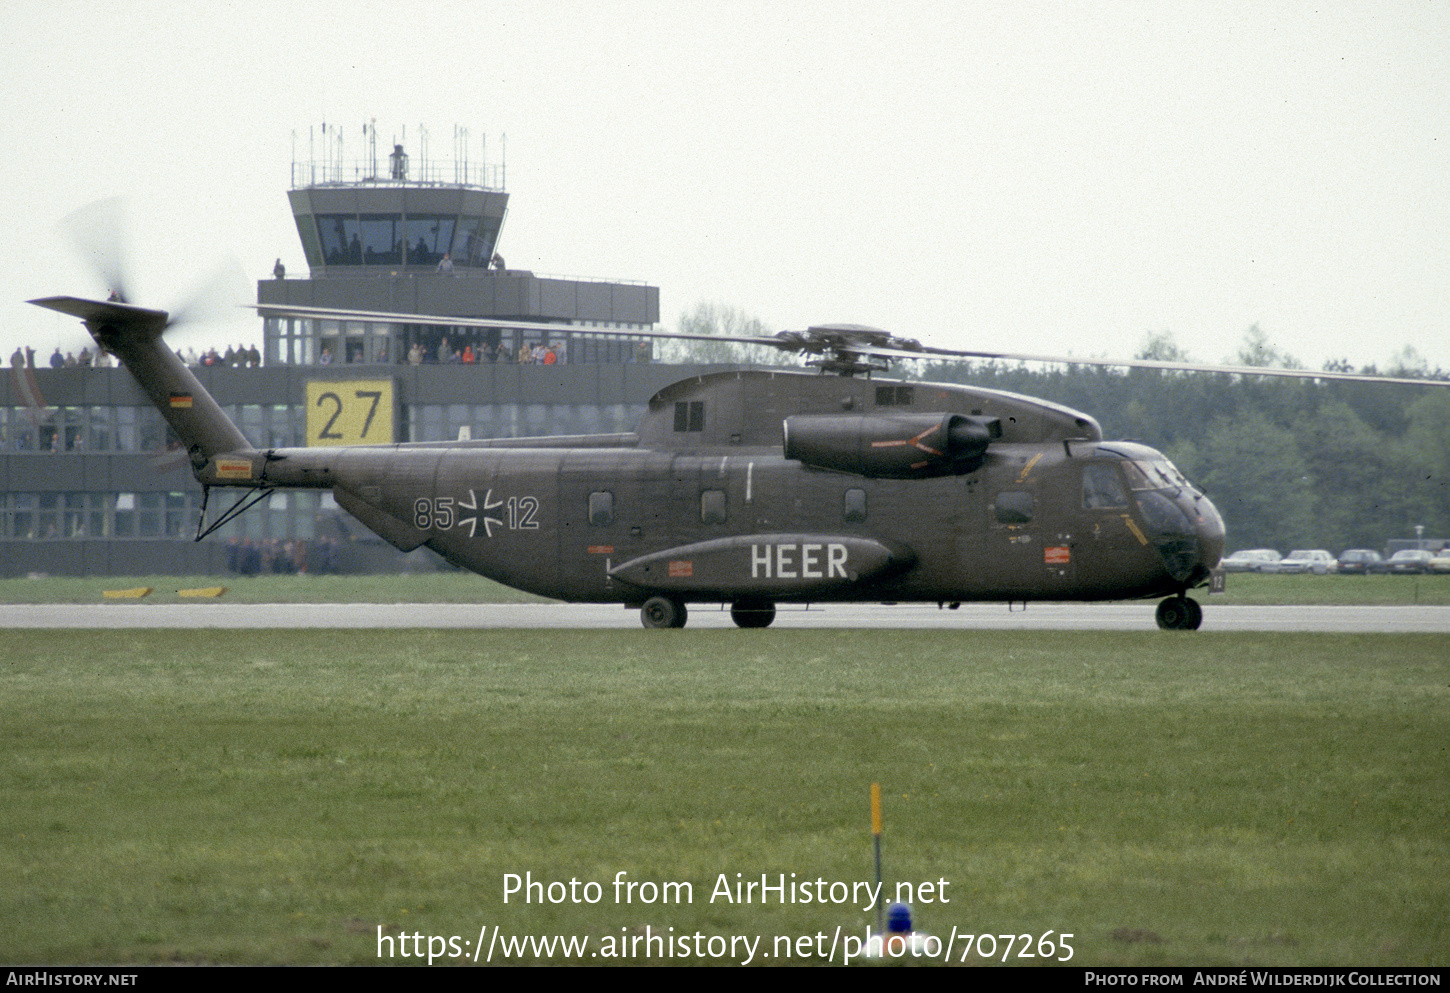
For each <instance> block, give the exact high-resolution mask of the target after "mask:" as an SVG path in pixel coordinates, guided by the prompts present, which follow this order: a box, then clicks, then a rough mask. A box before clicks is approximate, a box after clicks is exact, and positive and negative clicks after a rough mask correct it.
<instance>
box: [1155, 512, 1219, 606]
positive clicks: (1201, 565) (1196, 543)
mask: <svg viewBox="0 0 1450 993" xmlns="http://www.w3.org/2000/svg"><path fill="white" fill-rule="evenodd" d="M1138 506H1139V508H1140V509H1141V510H1142V512H1143V519H1144V521H1145V523H1147V525H1148V528H1149V532H1150V538H1151V540H1152V542H1153V546H1154V548H1156V549H1157V551H1158V554H1159V556H1160V557H1161V558H1162V560H1163V568H1164V570H1165V571H1166V572H1167V573H1168V575H1169V577H1170V578H1171V579H1172V581H1173V582H1174V583H1175V584H1178V585H1181V586H1182V587H1183V588H1184V589H1187V588H1189V587H1193V586H1197V585H1198V584H1199V583H1201V582H1202V581H1203V580H1205V579H1207V578H1208V574H1209V572H1210V571H1211V570H1212V569H1213V568H1214V567H1215V566H1217V565H1218V562H1219V559H1220V558H1222V557H1223V541H1224V531H1223V518H1221V517H1219V514H1218V508H1216V507H1215V506H1214V505H1213V501H1211V500H1209V499H1208V497H1206V496H1204V495H1203V494H1202V493H1199V492H1198V491H1196V490H1192V489H1189V488H1185V489H1183V490H1181V491H1180V492H1179V493H1178V494H1176V496H1170V495H1169V494H1167V493H1163V492H1150V493H1143V494H1140V495H1139V500H1138Z"/></svg>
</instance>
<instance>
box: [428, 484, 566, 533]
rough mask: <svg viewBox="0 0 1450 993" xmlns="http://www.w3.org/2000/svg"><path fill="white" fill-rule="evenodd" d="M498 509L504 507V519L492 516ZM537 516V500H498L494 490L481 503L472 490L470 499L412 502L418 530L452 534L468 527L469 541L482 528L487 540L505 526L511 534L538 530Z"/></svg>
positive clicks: (488, 492)
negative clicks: (496, 528)
mask: <svg viewBox="0 0 1450 993" xmlns="http://www.w3.org/2000/svg"><path fill="white" fill-rule="evenodd" d="M499 508H503V510H504V517H494V516H493V515H492V514H491V513H490V511H494V510H498V509H499ZM465 514H466V515H467V516H465ZM538 514H539V501H538V498H536V497H531V496H518V497H509V498H508V499H507V500H495V499H494V498H493V490H487V491H486V492H485V493H484V494H483V502H482V503H481V504H480V503H479V500H478V496H477V494H475V492H474V491H473V490H469V491H468V498H467V499H454V498H453V497H419V498H418V499H416V500H414V501H413V526H414V527H416V528H417V529H418V530H420V531H428V530H434V531H451V530H452V529H453V528H460V529H461V528H464V527H467V528H468V536H469V537H470V538H473V537H476V536H477V534H478V528H479V526H480V525H482V526H483V533H484V536H485V537H488V538H492V537H493V529H494V527H495V526H497V527H500V528H505V527H506V528H507V529H508V530H510V531H536V530H538V527H539V520H538Z"/></svg>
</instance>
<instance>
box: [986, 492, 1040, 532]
mask: <svg viewBox="0 0 1450 993" xmlns="http://www.w3.org/2000/svg"><path fill="white" fill-rule="evenodd" d="M1032 503H1033V501H1032V494H1031V493H1028V492H1025V491H1023V490H1008V491H1006V492H1003V493H998V494H997V502H996V504H995V507H996V511H995V512H996V515H997V523H998V524H1027V523H1029V522H1030V521H1031V520H1032Z"/></svg>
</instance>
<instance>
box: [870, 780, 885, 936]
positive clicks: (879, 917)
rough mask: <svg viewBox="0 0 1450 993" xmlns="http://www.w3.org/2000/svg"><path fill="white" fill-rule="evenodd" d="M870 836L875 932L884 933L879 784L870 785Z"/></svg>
mask: <svg viewBox="0 0 1450 993" xmlns="http://www.w3.org/2000/svg"><path fill="white" fill-rule="evenodd" d="M871 834H872V835H873V836H874V837H875V840H876V931H877V933H878V934H885V933H886V916H885V914H886V910H885V904H883V903H882V902H881V889H882V887H881V784H880V783H872V784H871Z"/></svg>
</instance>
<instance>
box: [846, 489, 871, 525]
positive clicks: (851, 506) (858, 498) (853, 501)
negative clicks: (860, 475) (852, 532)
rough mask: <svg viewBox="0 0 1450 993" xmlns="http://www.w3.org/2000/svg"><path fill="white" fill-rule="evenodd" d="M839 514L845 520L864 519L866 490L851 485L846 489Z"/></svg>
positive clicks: (856, 521)
mask: <svg viewBox="0 0 1450 993" xmlns="http://www.w3.org/2000/svg"><path fill="white" fill-rule="evenodd" d="M841 516H842V517H843V518H845V519H846V520H847V521H851V522H853V523H859V522H861V521H864V520H865V519H866V491H865V490H862V489H857V488H855V487H852V488H851V489H849V490H847V491H846V499H845V503H844V505H843V506H842V508H841Z"/></svg>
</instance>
